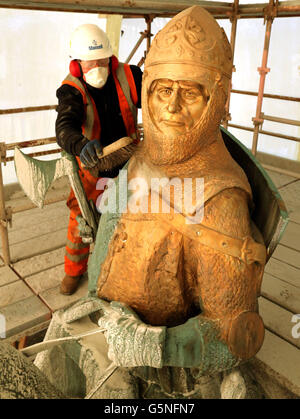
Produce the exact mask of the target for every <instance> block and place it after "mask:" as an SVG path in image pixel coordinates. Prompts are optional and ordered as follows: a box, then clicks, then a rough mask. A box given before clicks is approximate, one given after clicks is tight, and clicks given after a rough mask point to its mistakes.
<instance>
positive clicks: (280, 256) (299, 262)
mask: <svg viewBox="0 0 300 419" xmlns="http://www.w3.org/2000/svg"><path fill="white" fill-rule="evenodd" d="M272 258H274V259H277V260H280V261H282V262H285V263H287V264H289V265H291V266H294V267H295V268H298V269H300V253H299V252H298V251H297V250H294V249H290V248H289V247H286V246H283V245H281V244H279V245H278V246H277V247H276V250H275V252H274V253H273V255H272Z"/></svg>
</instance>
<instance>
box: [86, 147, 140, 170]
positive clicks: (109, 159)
mask: <svg viewBox="0 0 300 419" xmlns="http://www.w3.org/2000/svg"><path fill="white" fill-rule="evenodd" d="M135 150H136V145H135V144H129V145H127V146H125V147H122V148H120V149H119V150H117V151H114V152H113V153H111V154H109V155H108V156H105V157H102V158H101V159H99V161H98V163H97V165H96V166H95V167H93V170H94V169H95V170H98V171H99V172H106V171H111V170H114V169H116V168H117V167H119V166H121V165H124V164H125V163H126V162H127V161H128V160H129V159H130V157H131V156H132V155H133V153H134V152H135Z"/></svg>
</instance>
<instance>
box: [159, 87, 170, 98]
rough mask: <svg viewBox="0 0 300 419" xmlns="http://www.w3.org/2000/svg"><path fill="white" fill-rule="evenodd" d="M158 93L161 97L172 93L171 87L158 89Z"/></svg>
mask: <svg viewBox="0 0 300 419" xmlns="http://www.w3.org/2000/svg"><path fill="white" fill-rule="evenodd" d="M159 93H160V95H161V96H163V97H169V96H171V94H172V89H168V88H167V87H165V88H163V89H160V90H159Z"/></svg>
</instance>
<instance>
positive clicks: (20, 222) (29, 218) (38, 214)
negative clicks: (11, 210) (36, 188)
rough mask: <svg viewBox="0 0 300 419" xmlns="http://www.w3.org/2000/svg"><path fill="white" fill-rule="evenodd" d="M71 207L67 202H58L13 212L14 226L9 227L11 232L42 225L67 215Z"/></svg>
mask: <svg viewBox="0 0 300 419" xmlns="http://www.w3.org/2000/svg"><path fill="white" fill-rule="evenodd" d="M68 214H69V209H68V207H67V206H66V203H65V202H63V201H62V202H56V203H54V204H50V205H47V206H45V207H44V208H42V209H40V208H33V209H30V210H27V211H23V212H18V213H16V214H13V219H12V227H11V228H10V227H9V229H8V231H9V233H10V232H12V231H16V230H20V229H22V228H24V227H29V226H34V225H40V224H42V223H43V222H45V221H47V220H52V221H53V220H55V219H56V218H57V219H58V218H61V217H67V216H68Z"/></svg>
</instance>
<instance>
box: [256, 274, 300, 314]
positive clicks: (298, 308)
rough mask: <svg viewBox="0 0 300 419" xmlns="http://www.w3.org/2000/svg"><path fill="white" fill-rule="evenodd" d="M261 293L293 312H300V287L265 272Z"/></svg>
mask: <svg viewBox="0 0 300 419" xmlns="http://www.w3.org/2000/svg"><path fill="white" fill-rule="evenodd" d="M261 295H262V296H264V297H266V298H267V299H268V300H271V301H273V302H275V303H277V304H279V305H280V306H281V307H284V308H286V309H287V310H289V311H291V312H293V313H300V288H299V287H295V286H293V285H291V284H288V283H287V282H284V281H282V280H281V279H278V278H275V277H274V276H272V275H270V274H267V273H265V274H264V278H263V282H262V287H261Z"/></svg>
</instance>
